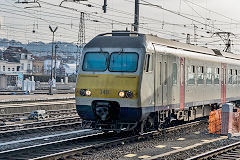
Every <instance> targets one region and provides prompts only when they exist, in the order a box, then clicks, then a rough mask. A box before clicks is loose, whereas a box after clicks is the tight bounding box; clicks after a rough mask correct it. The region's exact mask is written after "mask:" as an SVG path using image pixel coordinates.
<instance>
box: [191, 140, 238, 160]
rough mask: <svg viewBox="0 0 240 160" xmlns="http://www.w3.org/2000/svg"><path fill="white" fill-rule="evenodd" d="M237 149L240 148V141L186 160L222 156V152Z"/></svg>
mask: <svg viewBox="0 0 240 160" xmlns="http://www.w3.org/2000/svg"><path fill="white" fill-rule="evenodd" d="M237 147H240V141H239V142H236V143H233V144H230V145H227V146H224V147H221V148H217V149H214V150H211V151H209V152H206V153H202V154H199V155H197V156H194V157H190V158H188V159H187V160H196V159H207V158H212V157H213V156H217V155H219V154H222V153H223V152H227V151H230V150H232V149H234V148H237ZM239 159H240V158H239Z"/></svg>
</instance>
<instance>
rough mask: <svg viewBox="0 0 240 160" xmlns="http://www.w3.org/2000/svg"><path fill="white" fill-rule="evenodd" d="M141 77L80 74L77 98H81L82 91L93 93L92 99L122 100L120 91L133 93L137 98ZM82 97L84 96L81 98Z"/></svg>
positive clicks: (134, 97)
mask: <svg viewBox="0 0 240 160" xmlns="http://www.w3.org/2000/svg"><path fill="white" fill-rule="evenodd" d="M138 83H139V76H136V75H112V74H111V75H110V74H94V75H89V74H79V75H78V79H77V84H76V91H75V93H76V97H79V96H81V95H80V90H81V89H87V90H90V91H91V96H90V97H92V98H120V97H119V95H118V93H119V91H121V90H123V91H132V92H133V98H132V99H136V98H137V94H138ZM81 97H82V96H81Z"/></svg>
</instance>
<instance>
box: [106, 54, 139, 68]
mask: <svg viewBox="0 0 240 160" xmlns="http://www.w3.org/2000/svg"><path fill="white" fill-rule="evenodd" d="M117 54H121V55H129V54H135V55H136V57H135V58H136V59H135V60H136V62H135V64H134V65H133V67H134V68H133V69H131V68H130V67H129V66H127V67H128V68H126V69H125V70H124V69H121V70H116V69H115V70H113V69H112V68H111V64H112V63H111V61H112V57H113V55H117ZM126 59H127V60H128V58H126ZM138 60H139V55H138V53H137V52H121V53H119V52H112V53H111V55H110V57H109V65H108V70H109V71H110V72H136V71H137V69H138ZM126 62H127V61H126ZM122 64H123V63H122ZM130 69H131V70H130Z"/></svg>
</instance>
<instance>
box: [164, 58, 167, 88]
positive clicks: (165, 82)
mask: <svg viewBox="0 0 240 160" xmlns="http://www.w3.org/2000/svg"><path fill="white" fill-rule="evenodd" d="M164 64H165V66H164V69H165V77H164V78H165V80H164V85H167V81H168V75H167V73H168V71H167V62H164Z"/></svg>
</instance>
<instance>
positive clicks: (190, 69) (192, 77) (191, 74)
mask: <svg viewBox="0 0 240 160" xmlns="http://www.w3.org/2000/svg"><path fill="white" fill-rule="evenodd" d="M187 84H189V85H194V84H195V66H193V65H191V66H188V79H187Z"/></svg>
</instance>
